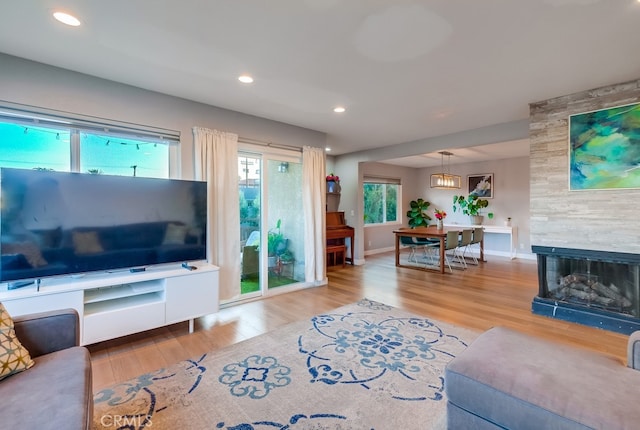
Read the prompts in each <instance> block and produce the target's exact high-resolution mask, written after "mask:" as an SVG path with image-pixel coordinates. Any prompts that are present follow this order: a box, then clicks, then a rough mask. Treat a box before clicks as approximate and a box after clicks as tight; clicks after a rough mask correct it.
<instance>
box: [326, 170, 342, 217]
mask: <svg viewBox="0 0 640 430" xmlns="http://www.w3.org/2000/svg"><path fill="white" fill-rule="evenodd" d="M340 190H341V188H340V177H339V176H338V175H334V174H333V172H331V173H329V174H328V175H327V212H337V211H338V207H339V206H340Z"/></svg>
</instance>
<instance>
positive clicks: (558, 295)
mask: <svg viewBox="0 0 640 430" xmlns="http://www.w3.org/2000/svg"><path fill="white" fill-rule="evenodd" d="M532 250H533V252H534V253H535V254H536V255H537V259H538V284H539V291H538V296H537V297H535V298H534V299H533V303H532V305H531V308H532V311H533V312H534V313H536V314H539V315H544V316H549V317H553V318H558V319H562V320H565V321H571V322H576V323H580V324H586V325H590V326H594V327H599V328H603V329H606V330H611V331H616V332H619V333H624V334H630V333H631V332H633V331H635V330H640V255H638V254H628V253H622V252H606V251H592V250H584V249H570V248H556V247H545V246H532Z"/></svg>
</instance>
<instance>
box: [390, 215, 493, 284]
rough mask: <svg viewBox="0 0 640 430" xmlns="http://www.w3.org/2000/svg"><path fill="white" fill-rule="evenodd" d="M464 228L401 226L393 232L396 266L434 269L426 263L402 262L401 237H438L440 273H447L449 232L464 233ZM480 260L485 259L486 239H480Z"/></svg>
mask: <svg viewBox="0 0 640 430" xmlns="http://www.w3.org/2000/svg"><path fill="white" fill-rule="evenodd" d="M462 230H463V229H462V228H460V227H451V226H445V227H442V228H438V227H436V226H429V227H415V228H409V227H401V228H399V229H397V230H394V231H393V233H394V234H395V235H396V267H408V268H410V269H420V270H434V269H432V268H430V267H427V266H426V265H425V266H424V267H421V266H416V265H408V264H401V263H400V238H401V237H416V238H421V239H438V240H439V241H440V261H439V263H440V264H439V269H440V273H445V271H444V267H445V260H444V253H445V240H446V238H447V233H448V232H450V231H457V232H458V233H462ZM480 261H484V239H483V240H481V241H480Z"/></svg>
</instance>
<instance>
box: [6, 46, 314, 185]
mask: <svg viewBox="0 0 640 430" xmlns="http://www.w3.org/2000/svg"><path fill="white" fill-rule="evenodd" d="M230 85H231V83H230ZM2 101H6V102H11V103H20V104H25V105H30V106H36V107H40V108H46V109H54V110H59V111H65V112H70V113H75V114H81V115H88V116H94V117H98V118H106V119H109V120H117V121H123V122H129V123H134V124H141V125H146V126H152V127H159V128H165V129H169V130H176V131H179V132H180V136H181V137H180V162H179V166H178V172H175V173H176V174H175V175H172V176H175V177H180V178H184V179H193V175H194V155H193V135H192V128H193V127H194V126H199V127H208V128H212V129H217V130H221V131H227V132H232V133H237V134H238V135H240V136H241V137H244V138H249V139H257V140H261V141H267V142H276V143H279V144H283V145H291V146H298V147H302V146H304V145H309V146H314V147H320V148H324V147H325V145H326V135H325V134H324V133H320V132H317V131H314V130H308V129H304V128H301V127H296V126H292V125H288V124H284V123H280V122H276V121H271V120H268V119H264V118H259V117H255V116H251V115H246V114H243V113H239V112H234V111H231V110H226V109H222V108H219V107H215V106H209V105H205V104H202V103H196V102H192V101H189V100H185V99H181V98H178V97H173V96H169V95H164V94H160V93H155V92H152V91H147V90H143V89H140V88H136V87H132V86H129V85H124V84H120V83H116V82H113V81H108V80H105V79H100V78H96V77H92V76H88V75H84V74H81V73H76V72H71V71H68V70H64V69H60V68H57V67H52V66H47V65H44V64H41V63H36V62H33V61H29V60H24V59H21V58H17V57H13V56H9V55H5V54H0V103H1V102H2Z"/></svg>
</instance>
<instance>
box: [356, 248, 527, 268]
mask: <svg viewBox="0 0 640 430" xmlns="http://www.w3.org/2000/svg"><path fill="white" fill-rule="evenodd" d="M395 250H396V248H395V247H394V246H391V247H387V248H378V249H369V250H367V251H365V252H364V256H365V257H366V256H367V255H375V254H382V253H385V252H391V251H395ZM484 254H485V255H495V256H496V257H507V258H510V257H511V254H510V253H509V252H507V251H492V250H490V249H485V250H484ZM474 255H475V256H476V257H478V252H477V251H476V252H474ZM515 258H519V259H523V260H535V259H536V255H535V254H530V253H527V252H518V254H517V255H516V257H515ZM359 264H364V260H362V263H361V262H360V260H356V265H359Z"/></svg>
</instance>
